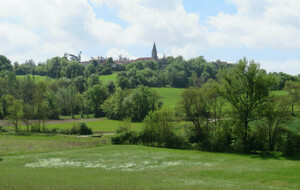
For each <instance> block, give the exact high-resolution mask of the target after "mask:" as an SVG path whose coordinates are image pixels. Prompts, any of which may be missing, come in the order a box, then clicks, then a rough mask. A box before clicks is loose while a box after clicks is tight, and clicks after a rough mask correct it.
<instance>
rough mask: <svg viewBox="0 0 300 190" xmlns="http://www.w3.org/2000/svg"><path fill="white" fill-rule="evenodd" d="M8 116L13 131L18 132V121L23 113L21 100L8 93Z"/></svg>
mask: <svg viewBox="0 0 300 190" xmlns="http://www.w3.org/2000/svg"><path fill="white" fill-rule="evenodd" d="M7 100H8V103H9V106H8V109H7V111H8V118H9V119H10V120H11V121H12V123H13V125H14V127H15V131H16V132H19V122H20V120H21V118H22V115H23V110H22V109H23V108H22V100H17V99H15V98H14V97H13V96H11V95H8V96H7Z"/></svg>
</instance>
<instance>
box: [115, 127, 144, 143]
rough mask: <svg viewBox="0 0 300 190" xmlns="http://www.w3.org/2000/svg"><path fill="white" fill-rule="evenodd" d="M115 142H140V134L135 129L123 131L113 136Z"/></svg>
mask: <svg viewBox="0 0 300 190" xmlns="http://www.w3.org/2000/svg"><path fill="white" fill-rule="evenodd" d="M111 141H112V143H113V144H138V143H139V142H140V136H139V134H138V133H137V132H135V131H129V130H128V131H123V132H121V133H117V134H116V135H115V136H114V137H112V138H111Z"/></svg>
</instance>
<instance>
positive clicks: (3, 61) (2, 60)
mask: <svg viewBox="0 0 300 190" xmlns="http://www.w3.org/2000/svg"><path fill="white" fill-rule="evenodd" d="M12 69H13V67H12V65H11V62H10V60H9V59H7V57H5V56H4V55H0V72H1V71H12Z"/></svg>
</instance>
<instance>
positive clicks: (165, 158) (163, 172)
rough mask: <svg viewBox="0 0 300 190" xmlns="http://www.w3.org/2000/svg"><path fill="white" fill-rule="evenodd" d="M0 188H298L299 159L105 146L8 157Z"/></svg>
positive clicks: (2, 171)
mask: <svg viewBox="0 0 300 190" xmlns="http://www.w3.org/2000/svg"><path fill="white" fill-rule="evenodd" d="M2 158H3V160H2V161H0V168H1V170H0V189H72V190H73V189H299V188H300V181H299V177H300V164H299V161H293V160H287V159H284V158H278V159H275V158H264V157H260V156H249V155H234V154H220V153H207V152H200V151H188V150H171V149H159V148H150V147H143V146H112V145H107V146H102V147H95V148H84V149H74V150H67V151H57V152H51V153H35V154H26V155H11V156H3V157H2Z"/></svg>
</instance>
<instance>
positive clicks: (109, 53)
mask: <svg viewBox="0 0 300 190" xmlns="http://www.w3.org/2000/svg"><path fill="white" fill-rule="evenodd" d="M120 55H121V56H122V57H126V58H127V59H136V57H134V56H132V55H130V53H128V52H127V51H126V50H124V49H117V48H112V49H109V50H108V51H107V53H106V56H107V57H112V58H113V59H114V60H117V59H119V56H120Z"/></svg>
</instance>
